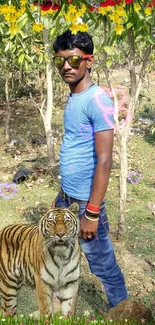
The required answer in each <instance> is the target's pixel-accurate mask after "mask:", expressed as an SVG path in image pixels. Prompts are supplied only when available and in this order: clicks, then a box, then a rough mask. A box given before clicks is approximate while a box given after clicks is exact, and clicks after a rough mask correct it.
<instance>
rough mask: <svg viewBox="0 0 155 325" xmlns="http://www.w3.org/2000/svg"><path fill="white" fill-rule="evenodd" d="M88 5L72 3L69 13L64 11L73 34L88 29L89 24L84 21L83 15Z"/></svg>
mask: <svg viewBox="0 0 155 325" xmlns="http://www.w3.org/2000/svg"><path fill="white" fill-rule="evenodd" d="M86 9H87V8H86V6H85V5H84V4H82V5H81V6H80V7H79V8H78V7H76V6H74V5H72V4H70V5H69V7H68V11H67V13H64V17H65V19H66V20H67V22H69V23H70V24H71V25H70V30H71V32H72V34H76V33H77V32H78V31H80V32H86V31H87V30H88V24H85V23H83V21H82V19H81V17H82V16H83V15H84V14H85V12H86Z"/></svg>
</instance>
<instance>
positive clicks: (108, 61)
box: [106, 58, 113, 68]
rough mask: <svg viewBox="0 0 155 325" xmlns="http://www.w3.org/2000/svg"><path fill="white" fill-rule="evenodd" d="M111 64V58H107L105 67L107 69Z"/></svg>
mask: <svg viewBox="0 0 155 325" xmlns="http://www.w3.org/2000/svg"><path fill="white" fill-rule="evenodd" d="M112 63H113V60H112V58H109V59H108V60H107V61H106V66H107V68H110V67H111V65H112Z"/></svg>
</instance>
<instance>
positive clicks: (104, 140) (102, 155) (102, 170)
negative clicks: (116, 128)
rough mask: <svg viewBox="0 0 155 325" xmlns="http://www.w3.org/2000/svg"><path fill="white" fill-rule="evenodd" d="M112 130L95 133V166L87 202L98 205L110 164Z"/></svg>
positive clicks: (105, 185) (108, 174) (105, 186)
mask: <svg viewBox="0 0 155 325" xmlns="http://www.w3.org/2000/svg"><path fill="white" fill-rule="evenodd" d="M112 148H113V130H107V131H101V132H96V133H95V149H96V155H97V166H96V170H95V176H94V181H93V188H92V192H91V196H90V199H89V202H90V203H91V204H93V205H96V206H99V207H100V205H101V203H102V200H103V198H104V196H105V194H106V190H107V186H108V183H109V176H110V171H111V165H112Z"/></svg>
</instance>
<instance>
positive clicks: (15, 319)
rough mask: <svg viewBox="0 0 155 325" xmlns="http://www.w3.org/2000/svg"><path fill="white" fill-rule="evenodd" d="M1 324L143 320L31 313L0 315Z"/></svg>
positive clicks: (69, 324)
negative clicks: (37, 315) (50, 315)
mask: <svg viewBox="0 0 155 325" xmlns="http://www.w3.org/2000/svg"><path fill="white" fill-rule="evenodd" d="M0 322H1V323H0V324H5V325H48V324H49V325H73V324H78V325H85V324H90V325H93V324H96V325H101V324H103V325H109V324H113V325H119V324H120V325H123V324H128V325H138V324H142V323H143V321H142V320H139V321H129V320H127V319H126V320H125V322H116V321H114V320H112V319H111V320H109V321H108V320H105V319H104V318H103V317H101V316H100V317H96V316H95V315H93V314H92V315H91V314H90V315H80V316H76V317H74V316H72V315H68V316H65V315H61V314H56V315H55V316H54V317H53V318H48V317H44V318H40V319H35V318H33V317H32V315H31V314H27V315H9V316H7V317H6V318H4V317H3V316H2V315H0ZM144 323H145V324H149V325H153V323H151V322H149V323H148V322H145V320H144Z"/></svg>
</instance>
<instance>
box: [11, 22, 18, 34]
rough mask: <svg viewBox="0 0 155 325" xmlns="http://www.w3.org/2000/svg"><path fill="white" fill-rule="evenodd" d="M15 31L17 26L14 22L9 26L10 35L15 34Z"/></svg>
mask: <svg viewBox="0 0 155 325" xmlns="http://www.w3.org/2000/svg"><path fill="white" fill-rule="evenodd" d="M17 31H18V26H17V25H16V24H13V25H11V27H10V32H11V35H12V36H14V35H16V34H17Z"/></svg>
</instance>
